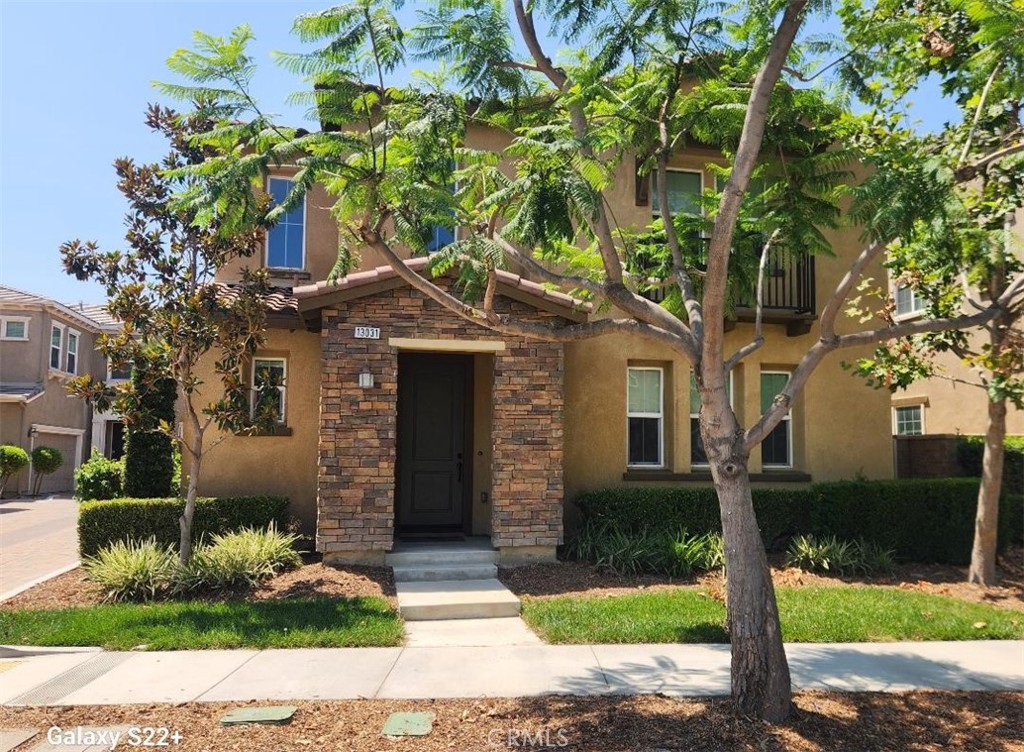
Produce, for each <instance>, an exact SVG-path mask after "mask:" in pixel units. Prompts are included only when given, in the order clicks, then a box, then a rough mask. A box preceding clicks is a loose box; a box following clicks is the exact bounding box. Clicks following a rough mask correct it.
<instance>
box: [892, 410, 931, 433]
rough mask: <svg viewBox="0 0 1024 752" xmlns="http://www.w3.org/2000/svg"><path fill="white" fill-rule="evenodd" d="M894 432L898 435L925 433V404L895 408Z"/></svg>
mask: <svg viewBox="0 0 1024 752" xmlns="http://www.w3.org/2000/svg"><path fill="white" fill-rule="evenodd" d="M892 413H893V416H892V417H893V433H895V434H896V435H897V436H920V435H921V434H923V433H924V405H906V406H903V407H896V408H893V411H892Z"/></svg>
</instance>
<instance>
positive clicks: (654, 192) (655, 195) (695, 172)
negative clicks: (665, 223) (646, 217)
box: [651, 167, 707, 217]
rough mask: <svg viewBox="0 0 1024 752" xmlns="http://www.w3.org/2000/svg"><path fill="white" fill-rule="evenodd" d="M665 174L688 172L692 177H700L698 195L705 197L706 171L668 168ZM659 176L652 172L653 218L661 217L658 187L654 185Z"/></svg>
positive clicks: (701, 208) (702, 211)
mask: <svg viewBox="0 0 1024 752" xmlns="http://www.w3.org/2000/svg"><path fill="white" fill-rule="evenodd" d="M665 172H686V173H689V174H691V175H700V193H698V194H697V195H698V196H703V195H704V189H705V188H707V184H706V181H705V179H704V170H693V169H690V168H687V167H668V168H666V170H665ZM657 175H658V173H657V171H652V172H651V216H652V217H660V216H661V207H659V206H658V205H657V204H658V191H657V186H656V185H655V184H654V182H655V180H656V179H657ZM700 215H701V216H702V217H703V216H704V207H703V206H702V207H700Z"/></svg>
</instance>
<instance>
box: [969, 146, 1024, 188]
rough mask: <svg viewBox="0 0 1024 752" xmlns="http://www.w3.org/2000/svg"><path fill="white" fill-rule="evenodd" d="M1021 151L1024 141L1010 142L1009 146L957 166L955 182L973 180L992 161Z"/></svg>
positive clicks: (1023, 148)
mask: <svg viewBox="0 0 1024 752" xmlns="http://www.w3.org/2000/svg"><path fill="white" fill-rule="evenodd" d="M1022 151H1024V141H1021V142H1020V143H1016V144H1010V145H1009V146H1005V147H1003V148H1002V149H998V150H996V151H994V152H992V153H991V154H987V155H985V156H984V157H982V158H981V159H978V160H976V161H974V162H971V163H970V164H969V165H964V166H963V167H961V168H959V169H958V170H957V171H956V173H955V176H956V179H957V182H959V183H963V182H966V181H968V180H973V179H974V177H975V176H976V175H977V174H978V173H979V172H980V171H981V170H983V169H985V168H986V167H988V166H989V165H990V164H992V163H993V162H998V161H999V160H1000V159H1003V158H1005V157H1009V156H1012V155H1014V154H1017V153H1019V152H1022Z"/></svg>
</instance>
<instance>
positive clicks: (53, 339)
mask: <svg viewBox="0 0 1024 752" xmlns="http://www.w3.org/2000/svg"><path fill="white" fill-rule="evenodd" d="M63 349H64V327H63V326H61V325H60V324H54V325H53V326H51V327H50V368H51V369H52V370H54V371H59V370H60V364H61V356H62V355H63Z"/></svg>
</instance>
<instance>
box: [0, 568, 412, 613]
mask: <svg viewBox="0 0 1024 752" xmlns="http://www.w3.org/2000/svg"><path fill="white" fill-rule="evenodd" d="M359 596H377V597H380V598H384V599H385V600H387V601H388V602H389V603H391V605H392V606H395V605H397V600H396V598H395V583H394V579H393V578H392V576H391V570H390V569H387V568H384V567H345V568H335V567H329V566H325V565H324V564H322V563H320V557H319V556H317V555H313V554H308V555H305V556H304V562H303V565H302V566H301V567H299V568H298V569H293V570H291V571H289V572H283V573H282V574H279V575H278V576H277V577H275V578H273V579H272V580H269V581H267V582H265V583H264V584H263V585H261V586H260V587H258V588H256V589H255V590H231V591H218V592H215V593H208V594H205V595H191V596H190V597H191V598H196V599H200V600H209V601H223V600H252V599H257V600H268V599H274V600H276V599H282V598H355V597H359ZM102 602H103V594H102V593H101V592H100V590H99V589H98V588H97V587H96V585H95V584H94V583H92V582H91V581H90V580H89V579H88V578H87V577H86V576H85V572H83V571H82V569H80V568H79V569H74V570H72V571H70V572H67V573H66V574H62V575H60V576H59V577H55V578H54V579H52V580H48V581H46V582H44V583H42V584H40V585H37V586H36V587H34V588H30V589H29V590H26V591H25V592H24V593H19V594H18V595H16V596H14V597H13V598H11V599H9V600H6V601H3V602H0V610H14V609H27V608H33V609H54V608H69V607H72V606H95V605H97V604H99V603H102Z"/></svg>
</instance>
